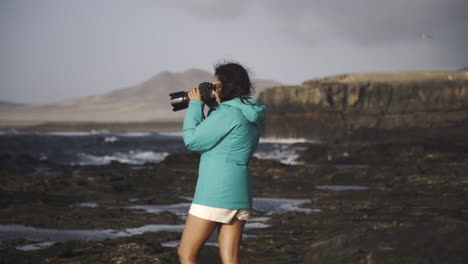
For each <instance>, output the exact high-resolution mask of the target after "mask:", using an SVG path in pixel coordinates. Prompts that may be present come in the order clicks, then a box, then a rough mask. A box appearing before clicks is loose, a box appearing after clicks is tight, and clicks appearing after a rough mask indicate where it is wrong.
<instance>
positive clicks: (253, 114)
mask: <svg viewBox="0 0 468 264" xmlns="http://www.w3.org/2000/svg"><path fill="white" fill-rule="evenodd" d="M244 102H245V103H242V101H241V100H240V98H239V97H237V98H234V99H231V100H229V101H226V102H222V103H221V105H229V106H231V107H235V108H237V109H239V110H240V111H241V112H242V114H243V115H244V117H245V119H247V120H248V121H249V122H252V123H258V124H261V123H262V122H263V120H265V114H266V107H265V106H264V105H261V103H260V100H259V99H258V98H248V99H244ZM249 102H250V103H251V104H249Z"/></svg>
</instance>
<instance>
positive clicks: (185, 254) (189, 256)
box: [177, 247, 198, 264]
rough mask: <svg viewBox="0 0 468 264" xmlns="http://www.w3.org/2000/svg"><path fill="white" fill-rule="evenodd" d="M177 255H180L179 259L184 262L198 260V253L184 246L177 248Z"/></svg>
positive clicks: (183, 263)
mask: <svg viewBox="0 0 468 264" xmlns="http://www.w3.org/2000/svg"><path fill="white" fill-rule="evenodd" d="M177 255H178V256H179V260H180V262H181V263H182V264H185V263H196V262H197V257H198V256H197V254H195V253H194V252H193V251H190V250H187V249H185V248H183V247H179V248H178V249H177Z"/></svg>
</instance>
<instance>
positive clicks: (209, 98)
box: [169, 82, 216, 112]
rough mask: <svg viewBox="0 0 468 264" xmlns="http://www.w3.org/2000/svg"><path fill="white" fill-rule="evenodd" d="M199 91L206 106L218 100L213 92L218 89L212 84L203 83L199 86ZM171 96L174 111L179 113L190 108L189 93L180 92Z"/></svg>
mask: <svg viewBox="0 0 468 264" xmlns="http://www.w3.org/2000/svg"><path fill="white" fill-rule="evenodd" d="M198 89H199V90H200V94H201V97H202V101H203V102H205V103H206V104H209V103H211V102H213V101H215V100H216V98H215V96H214V95H213V91H214V90H215V89H216V85H215V84H214V83H211V82H202V83H200V84H199V85H198ZM169 96H170V97H171V100H170V102H171V105H172V107H173V108H172V111H174V112H175V111H179V110H182V109H185V108H187V107H188V104H189V102H190V98H189V97H188V92H185V91H180V92H175V93H170V94H169Z"/></svg>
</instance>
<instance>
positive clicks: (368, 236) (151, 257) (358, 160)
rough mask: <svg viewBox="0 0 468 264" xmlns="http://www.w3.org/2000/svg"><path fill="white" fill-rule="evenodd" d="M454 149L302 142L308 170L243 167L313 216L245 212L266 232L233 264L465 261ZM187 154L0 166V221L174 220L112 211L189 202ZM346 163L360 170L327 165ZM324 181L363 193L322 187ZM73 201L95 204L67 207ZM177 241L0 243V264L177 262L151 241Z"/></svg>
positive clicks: (192, 167)
mask: <svg viewBox="0 0 468 264" xmlns="http://www.w3.org/2000/svg"><path fill="white" fill-rule="evenodd" d="M466 150H467V147H466V145H462V144H457V145H437V144H429V145H426V144H421V145H417V144H413V145H407V144H395V145H390V144H371V143H366V144H360V143H356V142H351V143H346V144H330V145H311V146H310V149H309V150H307V151H305V152H304V154H303V157H302V159H303V161H304V162H305V163H315V165H317V166H312V167H311V166H305V165H306V164H303V165H285V164H282V163H279V162H276V161H271V160H259V159H253V160H252V162H251V167H252V174H253V187H254V189H253V190H254V196H255V197H276V198H298V199H307V200H308V201H307V200H306V201H307V202H306V204H303V205H302V207H303V209H318V210H319V211H318V210H315V211H313V212H303V211H299V212H298V211H288V212H283V213H276V214H273V215H265V213H263V212H260V211H254V212H253V216H254V217H266V216H267V217H269V219H267V220H265V222H264V224H266V225H269V226H267V227H265V228H258V229H248V230H246V231H245V233H246V234H247V235H248V236H247V238H245V239H243V241H242V243H241V252H240V256H241V263H431V262H432V263H466V260H468V253H467V252H466V251H465V247H466V244H467V242H468V241H467V238H468V211H467V208H468V199H466V197H468V174H467V171H468V151H466ZM345 151H346V152H347V155H343V152H345ZM315 152H316V153H315ZM329 153H330V155H331V159H330V160H329V159H328V155H329ZM197 158H198V155H196V154H193V153H187V154H177V155H173V156H169V157H168V158H166V160H165V161H164V162H162V163H160V164H146V165H144V166H139V167H138V169H135V168H134V167H133V166H131V165H122V164H111V165H107V166H80V167H73V166H68V167H63V168H62V170H63V171H62V173H60V174H57V175H36V176H33V177H32V176H26V175H23V174H21V173H20V172H18V171H17V170H15V169H11V170H10V169H3V170H0V173H1V175H0V180H1V181H2V182H1V183H2V184H0V196H1V197H0V198H1V199H0V201H1V203H0V204H1V207H0V216H1V217H0V219H1V220H2V223H5V224H6V223H8V224H26V225H35V226H42V227H63V228H67V227H72V226H73V227H78V228H84V227H89V228H93V227H94V228H106V227H112V228H128V227H134V226H139V225H143V224H153V223H165V224H174V223H180V219H177V218H176V216H175V215H174V214H171V213H162V214H160V215H156V214H153V215H149V214H145V213H143V212H142V211H136V210H128V209H122V210H121V209H119V208H120V207H124V206H129V205H143V204H175V203H180V202H182V201H183V202H187V201H186V200H183V199H181V198H180V196H192V195H193V191H194V187H195V182H196V179H197V165H198V160H197ZM6 159H10V158H9V157H6ZM352 163H355V164H362V163H364V164H368V165H369V166H357V167H352V166H351V167H347V166H341V167H340V166H338V165H339V164H352ZM75 170H79V173H78V175H75V176H71V173H72V171H75ZM328 185H331V186H332V187H333V186H335V187H336V185H345V187H346V185H361V186H366V187H368V188H364V189H361V190H346V191H336V190H333V189H327V188H323V187H327V186H328ZM115 186H120V188H115ZM129 198H138V200H135V201H133V202H131V201H129ZM309 201H310V202H309ZM81 202H96V203H97V204H99V206H100V207H98V208H86V207H76V204H77V203H81ZM115 207H117V208H115ZM54 212H57V213H56V214H54ZM54 216H55V218H54ZM57 217H59V218H57ZM180 236H181V234H180V233H169V232H157V233H145V234H142V235H138V236H132V237H125V238H123V237H121V238H115V239H108V240H104V241H67V242H59V243H56V244H54V245H52V246H50V247H49V248H46V249H40V250H34V251H20V250H17V249H16V246H18V245H25V244H28V243H30V242H31V241H27V240H25V239H17V240H9V241H4V242H3V243H2V244H1V245H0V263H178V259H177V250H176V248H169V247H162V246H161V243H163V242H168V241H177V240H179V239H180ZM200 258H201V259H200V263H219V254H218V249H217V248H216V247H213V246H205V247H204V248H203V250H202V254H201V256H200Z"/></svg>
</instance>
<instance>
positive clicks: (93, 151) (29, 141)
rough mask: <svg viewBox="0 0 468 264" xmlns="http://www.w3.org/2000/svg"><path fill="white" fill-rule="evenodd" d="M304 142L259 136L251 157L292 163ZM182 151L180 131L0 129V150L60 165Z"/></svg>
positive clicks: (156, 157) (156, 158)
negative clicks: (120, 131) (43, 130)
mask: <svg viewBox="0 0 468 264" xmlns="http://www.w3.org/2000/svg"><path fill="white" fill-rule="evenodd" d="M304 143H320V142H319V141H313V140H307V139H301V138H297V139H281V138H261V139H260V143H259V145H258V147H257V150H256V152H255V153H254V157H256V158H259V159H274V160H277V161H280V162H282V163H286V164H294V163H295V161H296V159H297V158H298V157H299V155H300V152H301V151H303V150H305V148H306V147H307V146H306V144H304ZM307 145H308V144H307ZM184 152H189V150H188V149H187V148H186V147H185V145H184V143H183V139H182V135H181V132H174V133H157V132H125V133H117V132H110V131H107V130H92V131H56V132H18V131H16V130H8V131H0V153H2V154H10V155H12V156H19V155H28V156H30V157H32V158H34V159H38V160H48V161H49V162H53V163H57V164H63V165H78V166H85V165H107V164H109V163H110V162H112V161H117V162H120V163H125V164H134V165H142V164H145V163H158V162H161V161H162V160H164V158H165V157H167V156H168V155H170V154H171V153H184Z"/></svg>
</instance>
